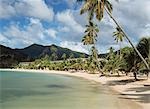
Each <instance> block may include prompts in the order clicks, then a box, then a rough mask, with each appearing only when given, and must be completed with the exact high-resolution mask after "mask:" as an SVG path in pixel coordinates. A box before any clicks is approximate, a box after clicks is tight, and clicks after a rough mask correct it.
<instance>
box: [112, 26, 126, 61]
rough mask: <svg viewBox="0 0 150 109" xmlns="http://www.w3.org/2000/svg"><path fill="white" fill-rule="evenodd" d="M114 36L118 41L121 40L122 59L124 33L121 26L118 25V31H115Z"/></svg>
mask: <svg viewBox="0 0 150 109" xmlns="http://www.w3.org/2000/svg"><path fill="white" fill-rule="evenodd" d="M113 37H114V38H115V40H116V42H117V43H119V42H120V59H121V42H122V41H123V38H124V34H123V33H122V31H121V29H120V28H119V27H116V31H115V32H113Z"/></svg>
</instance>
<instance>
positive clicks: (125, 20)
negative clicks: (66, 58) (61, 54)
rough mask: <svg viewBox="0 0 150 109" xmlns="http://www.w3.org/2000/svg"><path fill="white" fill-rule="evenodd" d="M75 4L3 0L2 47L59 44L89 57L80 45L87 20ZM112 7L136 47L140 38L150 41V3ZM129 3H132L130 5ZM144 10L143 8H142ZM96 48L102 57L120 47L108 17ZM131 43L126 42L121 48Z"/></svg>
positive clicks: (123, 1) (125, 1)
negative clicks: (109, 49) (114, 37)
mask: <svg viewBox="0 0 150 109" xmlns="http://www.w3.org/2000/svg"><path fill="white" fill-rule="evenodd" d="M75 1H76V0H0V44H2V45H5V46H8V47H11V48H23V47H26V46H29V45H31V44H33V43H37V44H42V45H51V44H57V45H59V46H62V47H67V48H70V49H72V50H76V51H81V52H86V53H88V47H87V46H84V45H83V44H82V43H81V39H82V36H83V35H84V30H85V25H86V24H87V16H86V15H82V16H81V15H80V14H79V13H80V5H79V4H77V3H76V2H75ZM110 2H111V3H112V4H113V7H114V10H113V15H114V16H115V17H116V19H117V20H118V21H119V22H120V24H121V25H122V27H123V28H124V29H125V31H126V32H127V33H128V35H129V36H130V39H131V40H132V42H133V43H134V44H135V45H136V44H137V42H138V41H139V40H140V38H141V37H143V36H146V37H150V14H149V12H150V7H149V6H150V0H120V2H119V3H116V2H115V1H114V0H110ZM129 2H130V3H129ZM139 7H141V8H139ZM96 22H97V23H98V26H99V27H100V32H99V34H98V36H99V37H98V42H97V47H98V50H99V52H100V53H105V52H107V51H108V48H109V47H110V46H113V47H114V48H115V49H118V48H119V45H118V44H117V43H116V42H115V41H114V39H113V38H112V33H113V31H114V28H115V27H116V26H115V25H114V23H113V22H112V21H111V19H110V18H109V17H108V16H107V15H105V17H104V19H103V20H102V22H98V21H96ZM127 45H128V43H127V42H126V40H124V42H123V44H122V47H123V46H127Z"/></svg>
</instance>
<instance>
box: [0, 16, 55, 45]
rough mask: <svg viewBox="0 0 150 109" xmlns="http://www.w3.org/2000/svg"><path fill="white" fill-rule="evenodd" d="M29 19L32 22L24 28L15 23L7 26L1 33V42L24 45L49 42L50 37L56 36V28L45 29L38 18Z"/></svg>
mask: <svg viewBox="0 0 150 109" xmlns="http://www.w3.org/2000/svg"><path fill="white" fill-rule="evenodd" d="M29 20H30V23H29V24H28V25H27V26H26V27H25V28H24V29H23V28H21V27H20V26H19V25H18V24H15V23H12V24H10V25H9V27H6V28H5V30H4V31H3V32H2V33H1V35H0V39H1V40H0V43H3V44H5V45H6V44H7V45H9V46H10V45H11V47H24V46H28V45H30V44H32V43H38V44H47V43H48V44H49V43H50V42H51V40H50V38H54V37H56V33H57V31H56V30H54V29H52V28H48V29H45V28H44V27H43V25H42V23H41V22H40V20H38V19H34V18H30V19H29ZM6 39H7V40H8V41H6ZM48 39H49V40H48Z"/></svg>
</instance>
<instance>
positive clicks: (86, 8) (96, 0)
mask: <svg viewBox="0 0 150 109" xmlns="http://www.w3.org/2000/svg"><path fill="white" fill-rule="evenodd" d="M77 1H84V4H83V7H82V8H81V11H80V14H83V13H85V12H88V14H89V20H92V19H93V17H94V15H95V16H96V18H97V19H98V20H99V21H100V20H101V19H102V18H103V16H104V7H105V6H106V8H107V9H108V10H109V12H112V4H111V3H110V2H109V1H108V0H77Z"/></svg>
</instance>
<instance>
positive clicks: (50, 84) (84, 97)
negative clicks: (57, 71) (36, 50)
mask: <svg viewBox="0 0 150 109" xmlns="http://www.w3.org/2000/svg"><path fill="white" fill-rule="evenodd" d="M0 76H1V78H0V82H1V87H0V107H2V109H123V108H124V109H127V108H128V109H132V107H129V106H127V107H125V105H126V104H124V102H122V101H121V100H120V99H118V96H117V95H116V94H114V93H112V91H111V90H110V89H109V88H108V87H106V86H102V85H99V84H97V83H95V82H89V81H87V80H84V79H80V78H74V77H69V76H62V75H54V74H36V73H23V72H8V71H7V72H6V71H5V72H4V71H1V72H0Z"/></svg>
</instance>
